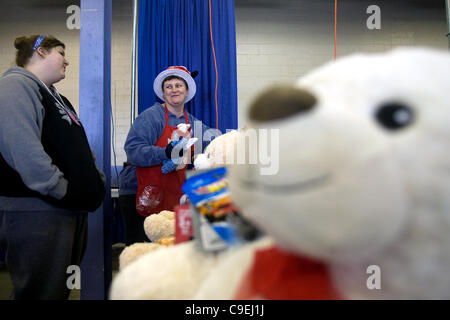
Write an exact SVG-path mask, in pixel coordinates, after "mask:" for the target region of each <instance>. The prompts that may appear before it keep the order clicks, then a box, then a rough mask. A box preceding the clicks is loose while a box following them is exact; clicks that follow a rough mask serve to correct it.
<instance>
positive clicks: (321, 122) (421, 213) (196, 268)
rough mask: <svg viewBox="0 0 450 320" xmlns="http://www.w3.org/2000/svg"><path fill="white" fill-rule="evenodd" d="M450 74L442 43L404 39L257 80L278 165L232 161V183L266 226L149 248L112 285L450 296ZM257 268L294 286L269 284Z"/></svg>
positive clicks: (187, 295)
mask: <svg viewBox="0 0 450 320" xmlns="http://www.w3.org/2000/svg"><path fill="white" fill-rule="evenodd" d="M449 75H450V56H449V54H448V53H446V52H440V51H436V50H431V49H422V48H416V49H412V48H410V49H397V50H394V51H392V52H389V53H387V54H367V55H364V54H358V55H353V56H350V57H346V58H342V59H339V60H338V61H336V62H333V63H329V64H327V65H325V66H323V67H321V68H319V69H318V70H316V71H314V72H312V73H310V74H308V75H307V76H305V77H303V78H301V79H300V80H299V81H298V82H297V83H296V86H294V87H292V88H289V87H286V86H283V87H275V88H271V89H268V90H267V91H265V92H263V93H262V94H261V95H260V96H259V97H258V98H257V99H256V100H255V102H254V104H253V105H252V106H251V108H250V110H249V127H251V128H254V129H256V130H258V129H265V130H279V131H278V132H279V141H280V143H279V170H278V172H276V173H275V174H273V175H266V176H265V175H261V174H260V172H261V171H260V170H258V168H260V167H261V165H258V164H257V165H237V166H231V167H230V174H229V183H230V191H231V193H232V198H233V201H234V202H235V203H236V204H237V205H238V206H239V207H240V209H241V210H242V213H243V214H244V215H245V217H246V218H247V219H249V220H250V221H251V222H252V223H254V224H255V225H256V226H258V227H259V228H260V229H261V230H263V231H265V232H266V233H267V235H268V236H267V237H265V238H263V239H262V240H260V241H257V242H254V243H251V244H249V245H245V246H243V247H240V248H238V249H236V250H229V251H227V252H226V253H223V254H219V255H215V256H213V255H207V254H203V253H201V252H200V251H198V250H196V247H195V246H194V244H193V243H192V242H190V243H185V244H182V245H175V246H172V247H170V248H167V249H164V250H158V251H155V252H151V253H148V254H145V255H143V256H142V257H141V258H140V259H138V260H137V261H136V262H134V263H132V264H130V265H129V266H128V267H127V268H125V269H124V270H123V272H121V273H119V275H118V276H117V277H116V278H115V279H114V281H113V284H112V289H111V298H112V299H233V298H240V299H250V298H265V299H273V298H277V297H278V298H281V299H283V298H293V297H294V298H303V297H304V298H318V299H321V298H323V299H327V298H340V299H374V298H375V299H379V298H381V299H449V298H450V278H449V277H448V270H450V155H449V151H448V150H449V147H448V144H449V141H450V125H449V122H450V99H449V98H448V97H447V91H448V88H450V77H449ZM273 244H275V245H276V247H275V250H272V249H274V247H272V245H273ZM280 252H282V253H281V254H280ZM271 254H272V255H273V258H272V259H270V257H271V256H270V255H271ZM283 255H285V256H288V257H289V258H287V259H284V258H283ZM261 257H263V258H264V259H265V260H264V259H260V258H261ZM281 260H283V261H286V262H285V264H287V265H288V266H289V264H290V266H291V268H290V270H291V271H292V270H293V269H294V270H293V271H292V272H291V273H292V274H290V275H289V276H287V277H286V276H283V275H276V274H274V273H276V272H280V273H281V272H282V270H283V269H282V268H275V267H274V268H272V266H271V265H270V264H273V265H275V266H276V265H277V263H278V262H280V261H281ZM261 261H265V262H267V263H268V264H267V265H263V266H261V263H262V262H261ZM258 264H259V265H260V266H261V268H259V265H258ZM288 269H289V268H288ZM261 270H264V272H265V275H266V274H267V276H268V277H267V278H266V279H290V280H291V282H290V283H289V288H288V286H287V285H286V284H287V282H286V281H278V282H277V281H273V283H271V284H270V287H267V286H266V288H264V286H261V285H260V283H258V277H257V272H256V271H261ZM305 270H306V271H305ZM269 276H270V277H269ZM289 277H290V278H289ZM297 280H298V282H296V281H297ZM297 283H298V285H296V284H297ZM305 283H306V284H307V285H300V284H305ZM314 284H320V285H319V287H320V288H323V290H322V291H319V292H314V294H313V293H312V291H314V288H315V287H316V286H315V285H314ZM287 289H289V290H290V291H289V293H287ZM293 289H294V292H292V290H293ZM272 293H273V294H272Z"/></svg>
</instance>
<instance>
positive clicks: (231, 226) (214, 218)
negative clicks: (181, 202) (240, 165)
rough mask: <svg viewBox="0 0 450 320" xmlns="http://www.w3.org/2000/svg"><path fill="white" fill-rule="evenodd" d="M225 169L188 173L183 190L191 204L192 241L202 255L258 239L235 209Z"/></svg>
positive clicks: (252, 229) (257, 233)
mask: <svg viewBox="0 0 450 320" xmlns="http://www.w3.org/2000/svg"><path fill="white" fill-rule="evenodd" d="M226 174H227V170H226V168H225V167H222V168H216V169H210V170H196V171H188V172H187V176H188V178H187V179H186V182H185V183H184V185H183V187H182V189H183V192H184V193H185V194H186V195H187V197H188V198H189V200H190V202H191V215H192V221H193V224H194V238H195V240H196V241H197V243H198V244H199V245H200V247H201V248H202V249H203V250H205V251H213V252H215V251H221V250H225V249H227V248H229V247H233V246H236V245H239V244H242V243H244V242H247V241H251V240H253V239H255V238H256V237H258V236H259V235H260V233H259V231H258V230H257V229H256V228H254V227H253V226H252V225H251V224H249V223H248V222H247V221H246V220H245V219H244V218H243V217H242V215H241V214H240V213H239V210H238V208H237V207H236V206H235V205H234V203H233V201H232V199H231V196H230V192H229V187H228V180H227V177H226Z"/></svg>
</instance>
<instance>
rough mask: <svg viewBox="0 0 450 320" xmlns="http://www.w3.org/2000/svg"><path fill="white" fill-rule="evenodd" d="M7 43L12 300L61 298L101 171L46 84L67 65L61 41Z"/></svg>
mask: <svg viewBox="0 0 450 320" xmlns="http://www.w3.org/2000/svg"><path fill="white" fill-rule="evenodd" d="M14 46H15V47H16V49H17V52H16V64H17V67H13V68H10V69H9V70H8V71H7V72H6V73H5V74H4V75H3V76H2V77H1V78H0V177H1V179H0V247H1V248H2V249H3V250H6V263H7V266H8V269H9V272H10V275H11V279H12V282H13V285H14V292H13V294H12V296H11V297H12V298H14V299H67V297H68V296H69V293H70V291H69V289H68V288H67V284H66V282H67V276H68V274H67V269H68V267H69V266H71V265H72V266H73V265H77V266H79V265H80V263H81V259H82V256H83V253H84V250H85V247H86V241H87V216H86V213H87V212H93V211H95V210H96V209H97V208H98V207H99V206H100V205H101V203H102V201H103V197H104V195H105V186H104V175H103V174H102V173H101V172H100V171H99V170H98V168H97V166H96V164H95V158H94V155H93V153H92V151H91V149H90V147H89V143H88V140H87V137H86V134H85V131H84V129H83V125H82V123H81V121H80V119H79V118H78V116H77V114H76V112H75V110H74V108H73V107H72V105H71V104H70V102H69V101H68V100H67V99H66V98H65V97H64V96H62V95H60V94H59V93H58V92H57V90H56V88H55V87H54V86H53V84H55V83H56V82H58V81H60V80H62V79H64V77H65V72H66V67H67V66H68V65H69V62H68V61H67V60H66V58H65V45H64V44H63V43H62V42H61V41H59V40H58V39H56V38H54V37H52V36H46V35H32V36H29V37H19V38H17V39H16V40H15V42H14ZM72 268H73V267H72Z"/></svg>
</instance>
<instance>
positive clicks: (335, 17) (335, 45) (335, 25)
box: [334, 0, 337, 60]
mask: <svg viewBox="0 0 450 320" xmlns="http://www.w3.org/2000/svg"><path fill="white" fill-rule="evenodd" d="M336 30H337V0H334V60H336V56H337V32H336Z"/></svg>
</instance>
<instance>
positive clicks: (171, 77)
mask: <svg viewBox="0 0 450 320" xmlns="http://www.w3.org/2000/svg"><path fill="white" fill-rule="evenodd" d="M172 79H180V80H183V82H184V85H185V86H186V89H187V90H189V86H188V84H187V82H186V80H184V79H183V78H181V77H179V76H174V75H172V76H168V77H167V78H165V79H164V81H163V82H162V84H161V89H162V91H163V92H164V83H166V81H169V80H172Z"/></svg>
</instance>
